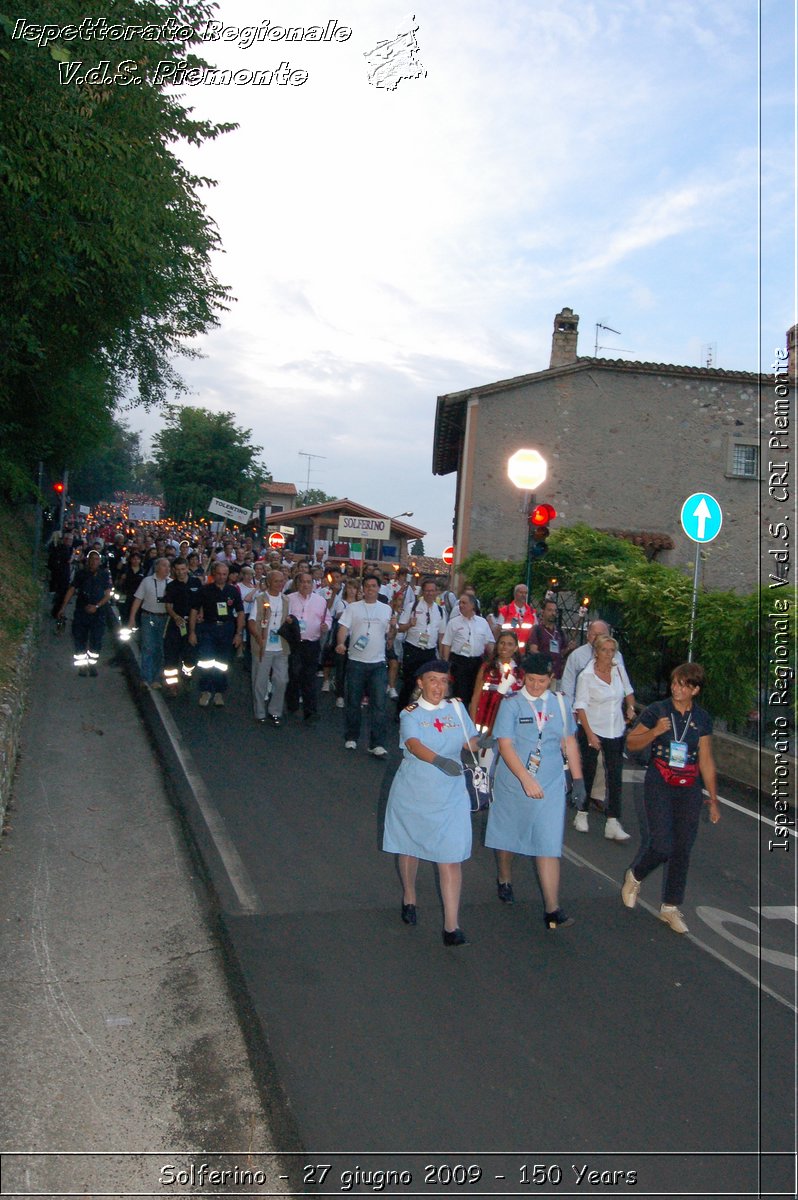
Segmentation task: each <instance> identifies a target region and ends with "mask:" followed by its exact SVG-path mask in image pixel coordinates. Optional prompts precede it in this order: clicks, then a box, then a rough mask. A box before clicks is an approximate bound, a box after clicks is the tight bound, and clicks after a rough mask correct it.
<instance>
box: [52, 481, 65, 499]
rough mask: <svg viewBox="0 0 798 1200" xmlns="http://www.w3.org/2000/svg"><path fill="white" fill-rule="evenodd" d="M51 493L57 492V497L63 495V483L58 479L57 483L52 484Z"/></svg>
mask: <svg viewBox="0 0 798 1200" xmlns="http://www.w3.org/2000/svg"><path fill="white" fill-rule="evenodd" d="M53 491H54V492H57V493H58V495H59V496H61V495H63V492H64V485H63V483H62V482H61V480H60V479H59V480H58V482H57V483H54V484H53Z"/></svg>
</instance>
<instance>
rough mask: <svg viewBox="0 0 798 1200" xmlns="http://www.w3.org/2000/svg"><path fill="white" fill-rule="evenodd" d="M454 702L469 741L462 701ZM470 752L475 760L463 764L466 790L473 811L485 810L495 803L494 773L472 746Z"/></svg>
mask: <svg viewBox="0 0 798 1200" xmlns="http://www.w3.org/2000/svg"><path fill="white" fill-rule="evenodd" d="M452 703H453V705H454V707H455V711H456V712H457V716H458V717H459V719H460V724H461V725H462V727H463V733H464V734H465V740H466V742H468V740H469V737H468V731H467V729H466V727H465V721H464V720H463V714H462V713H461V711H460V703H459V701H457V700H453V701H452ZM468 752H469V754H470V755H471V757H472V759H473V760H474V765H473V766H469V765H468V764H463V777H464V778H465V785H466V791H467V792H468V799H469V802H470V804H471V811H472V813H478V812H485V811H486V809H488V808H490V806H491V804H492V803H493V779H492V773H491V771H489V770H486V768H485V767H483V766H481V765H480V761H479V759H478V758H477V756H476V754H474V751H473V750H472V749H471V748H470V746H469V751H468Z"/></svg>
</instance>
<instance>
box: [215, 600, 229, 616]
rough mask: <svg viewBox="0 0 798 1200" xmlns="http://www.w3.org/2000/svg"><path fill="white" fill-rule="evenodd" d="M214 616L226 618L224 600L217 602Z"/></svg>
mask: <svg viewBox="0 0 798 1200" xmlns="http://www.w3.org/2000/svg"><path fill="white" fill-rule="evenodd" d="M216 615H217V617H226V616H227V602H226V601H225V600H219V601H217V604H216Z"/></svg>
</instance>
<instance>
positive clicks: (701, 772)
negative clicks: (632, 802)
mask: <svg viewBox="0 0 798 1200" xmlns="http://www.w3.org/2000/svg"><path fill="white" fill-rule="evenodd" d="M705 678H706V677H705V674H704V668H703V667H701V666H699V664H698V663H682V665H681V666H680V667H676V668H675V670H674V671H673V673H672V674H671V698H670V700H658V701H657V702H656V704H651V705H649V707H648V708H647V709H645V710H644V711H643V713H642V714H641V716H640V721H639V723H638V724H637V725H636V726H635V728H634V729H632V730H631V731H630V732H629V734H628V735H627V738H626V744H627V746H628V748H629V749H630V750H632V751H639V750H643V749H644V748H645V747H646V746H650V747H651V761H650V763H649V765H648V769H647V770H646V777H645V783H644V794H643V803H644V805H645V811H646V818H647V822H648V836H647V838H646V840H645V841H644V842H643V844H642V845H641V847H640V849H639V850H638V852H637V856H636V858H635V860H634V862H633V863H632V865H631V867H630V868H629V870H628V871H627V872H626V877H625V878H624V882H623V887H622V888H621V898H622V900H623V902H624V904H625V905H626V907H627V908H634V906H635V904H636V903H637V896H638V893H639V891H640V885H641V883H642V882H643V880H644V879H645V878H646V876H647V875H650V874H651V872H652V871H654V870H656V868H657V867H659V866H661V865H662V864H663V863H664V864H665V882H664V887H663V892H662V907H661V908H660V912H659V917H660V920H661V921H664V922H665V924H666V925H669V926H670V927H671V929H672V930H673V931H674V932H675V933H687V925H686V924H685V920H684V917H683V916H682V914H681V913H680V912H679V905H680V904H681V903H682V901H683V900H684V893H685V886H686V883H687V869H688V867H689V865H690V852H691V850H692V848H693V843H694V842H695V839H696V834H697V833H698V821H699V818H700V816H701V809H702V807H703V804H704V794H703V787H706V789H707V791H708V792H709V800H708V801H707V803H708V804H709V819H710V821H711V822H712V823H713V825H715V824H717V822H718V821H719V820H720V808H719V807H718V793H717V775H716V771H715V760H714V758H713V756H712V718H711V717H710V715H709V713H708V712H706V710H705V709H703V708H699V706H698V705H697V704H696V703H695V699H696V697H697V696H698V694H699V692H700V691H701V688H702V687H703V686H704V681H705ZM702 781H703V782H702Z"/></svg>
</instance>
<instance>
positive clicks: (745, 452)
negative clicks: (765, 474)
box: [726, 441, 759, 479]
mask: <svg viewBox="0 0 798 1200" xmlns="http://www.w3.org/2000/svg"><path fill="white" fill-rule="evenodd" d="M726 474H727V475H730V476H731V477H732V478H733V479H758V478H759V445H758V443H757V442H740V441H730V442H729V456H728V460H727V464H726Z"/></svg>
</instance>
